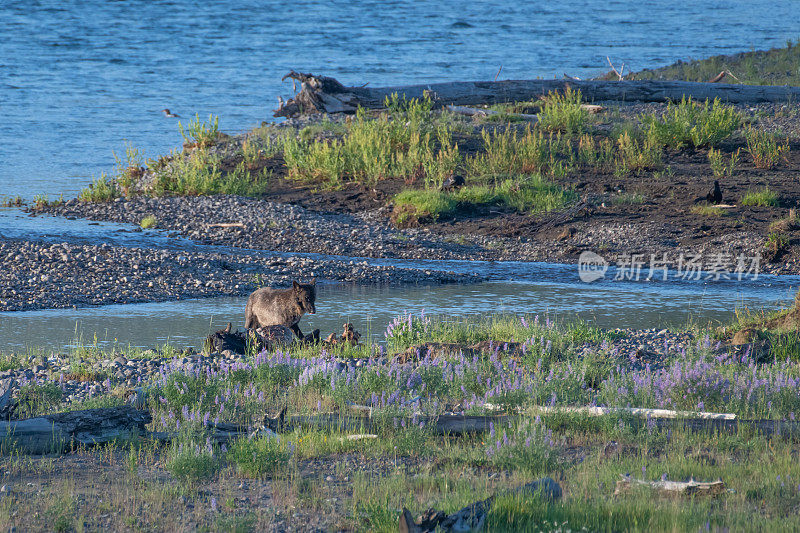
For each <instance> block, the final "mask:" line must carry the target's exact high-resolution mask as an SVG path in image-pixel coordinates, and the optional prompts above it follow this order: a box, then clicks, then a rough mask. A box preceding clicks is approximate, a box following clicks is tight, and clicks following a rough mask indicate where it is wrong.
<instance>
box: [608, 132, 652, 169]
mask: <svg viewBox="0 0 800 533" xmlns="http://www.w3.org/2000/svg"><path fill="white" fill-rule="evenodd" d="M661 156H662V150H661V147H660V146H659V144H658V143H657V142H655V140H654V138H653V137H652V136H651V135H647V136H645V138H644V139H643V140H641V141H638V140H636V139H635V138H634V136H633V135H631V134H630V133H629V132H627V131H625V132H623V133H622V135H620V136H619V138H618V139H617V152H616V161H615V169H614V173H615V174H618V175H625V174H629V173H631V172H636V171H638V170H655V169H658V168H660V167H661V164H662V163H661Z"/></svg>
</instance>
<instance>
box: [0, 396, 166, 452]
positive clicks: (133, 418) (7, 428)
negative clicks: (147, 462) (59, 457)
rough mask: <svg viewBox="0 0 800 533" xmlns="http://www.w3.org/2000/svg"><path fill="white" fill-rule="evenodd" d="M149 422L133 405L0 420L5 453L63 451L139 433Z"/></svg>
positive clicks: (143, 413)
mask: <svg viewBox="0 0 800 533" xmlns="http://www.w3.org/2000/svg"><path fill="white" fill-rule="evenodd" d="M150 422H151V417H150V413H149V412H147V411H139V410H137V409H135V408H133V407H131V406H124V407H108V408H101V409H87V410H83V411H71V412H67V413H58V414H54V415H47V416H40V417H36V418H28V419H25V420H12V421H10V422H0V442H2V448H3V451H5V452H19V453H29V454H42V453H52V452H61V451H64V450H65V449H68V448H71V447H74V446H76V445H86V446H91V445H95V444H102V443H106V442H111V441H113V440H115V439H119V438H126V437H130V436H132V435H140V434H142V433H143V431H144V426H145V425H146V424H149V423H150Z"/></svg>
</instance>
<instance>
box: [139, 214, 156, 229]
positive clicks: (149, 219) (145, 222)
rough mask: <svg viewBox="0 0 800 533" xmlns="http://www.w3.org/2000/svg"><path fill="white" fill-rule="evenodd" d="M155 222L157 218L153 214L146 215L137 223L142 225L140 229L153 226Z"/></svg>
mask: <svg viewBox="0 0 800 533" xmlns="http://www.w3.org/2000/svg"><path fill="white" fill-rule="evenodd" d="M157 224H158V219H157V218H156V217H154V216H153V215H147V216H146V217H144V218H143V219H142V221H141V222H140V223H139V225H140V226H141V227H142V229H150V228H155V227H156V225H157Z"/></svg>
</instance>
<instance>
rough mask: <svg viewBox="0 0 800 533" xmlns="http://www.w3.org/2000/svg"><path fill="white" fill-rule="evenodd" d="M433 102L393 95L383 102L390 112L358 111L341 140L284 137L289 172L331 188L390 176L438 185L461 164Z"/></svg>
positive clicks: (293, 176) (432, 185) (455, 147)
mask: <svg viewBox="0 0 800 533" xmlns="http://www.w3.org/2000/svg"><path fill="white" fill-rule="evenodd" d="M431 106H432V103H431V101H430V100H429V99H424V100H416V99H413V100H409V101H406V100H400V99H399V98H396V95H395V97H393V98H392V99H389V100H387V107H388V109H389V112H388V113H382V114H381V115H379V116H378V117H377V118H371V117H369V116H368V115H367V112H366V111H365V110H364V109H359V110H358V111H357V113H356V116H355V118H354V119H353V120H352V121H351V122H350V123H349V124H348V125H347V132H346V133H345V135H344V136H343V137H342V139H341V140H338V139H334V140H314V141H309V140H305V139H302V138H299V137H292V138H288V139H287V140H286V141H285V143H284V154H283V156H284V160H285V161H286V167H287V169H288V171H289V176H290V177H292V178H294V179H299V180H306V181H312V182H321V183H322V184H323V186H325V187H326V188H330V189H337V188H340V187H342V186H343V184H344V183H345V182H347V181H356V182H360V183H369V184H374V183H376V182H377V181H379V180H381V179H386V178H392V177H404V178H407V179H409V178H411V179H416V178H417V177H421V178H422V179H423V182H424V184H425V185H426V186H428V187H438V186H439V185H441V183H442V181H443V180H444V178H445V177H447V176H448V175H450V174H452V173H453V172H454V171H455V169H456V168H457V167H458V165H459V164H460V163H461V153H460V152H459V149H458V145H457V144H455V143H453V140H452V132H451V130H450V128H449V127H448V126H446V125H442V124H440V125H438V126H437V127H434V125H433V124H432V120H431V112H430V109H431Z"/></svg>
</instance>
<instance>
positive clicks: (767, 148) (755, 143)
mask: <svg viewBox="0 0 800 533" xmlns="http://www.w3.org/2000/svg"><path fill="white" fill-rule="evenodd" d="M744 138H745V141H746V142H747V152H748V153H749V154H750V156H751V157H752V158H753V164H754V165H755V166H756V168H763V169H772V168H775V167H776V166H777V165H778V162H779V161H780V160H781V158H782V157H784V154H785V153H788V152H789V143H788V141H784V142H783V143H781V142H780V141H779V140H778V136H777V135H773V134H770V133H767V132H766V131H763V130H759V129H757V128H754V127H752V126H748V127H747V128H745V130H744Z"/></svg>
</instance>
